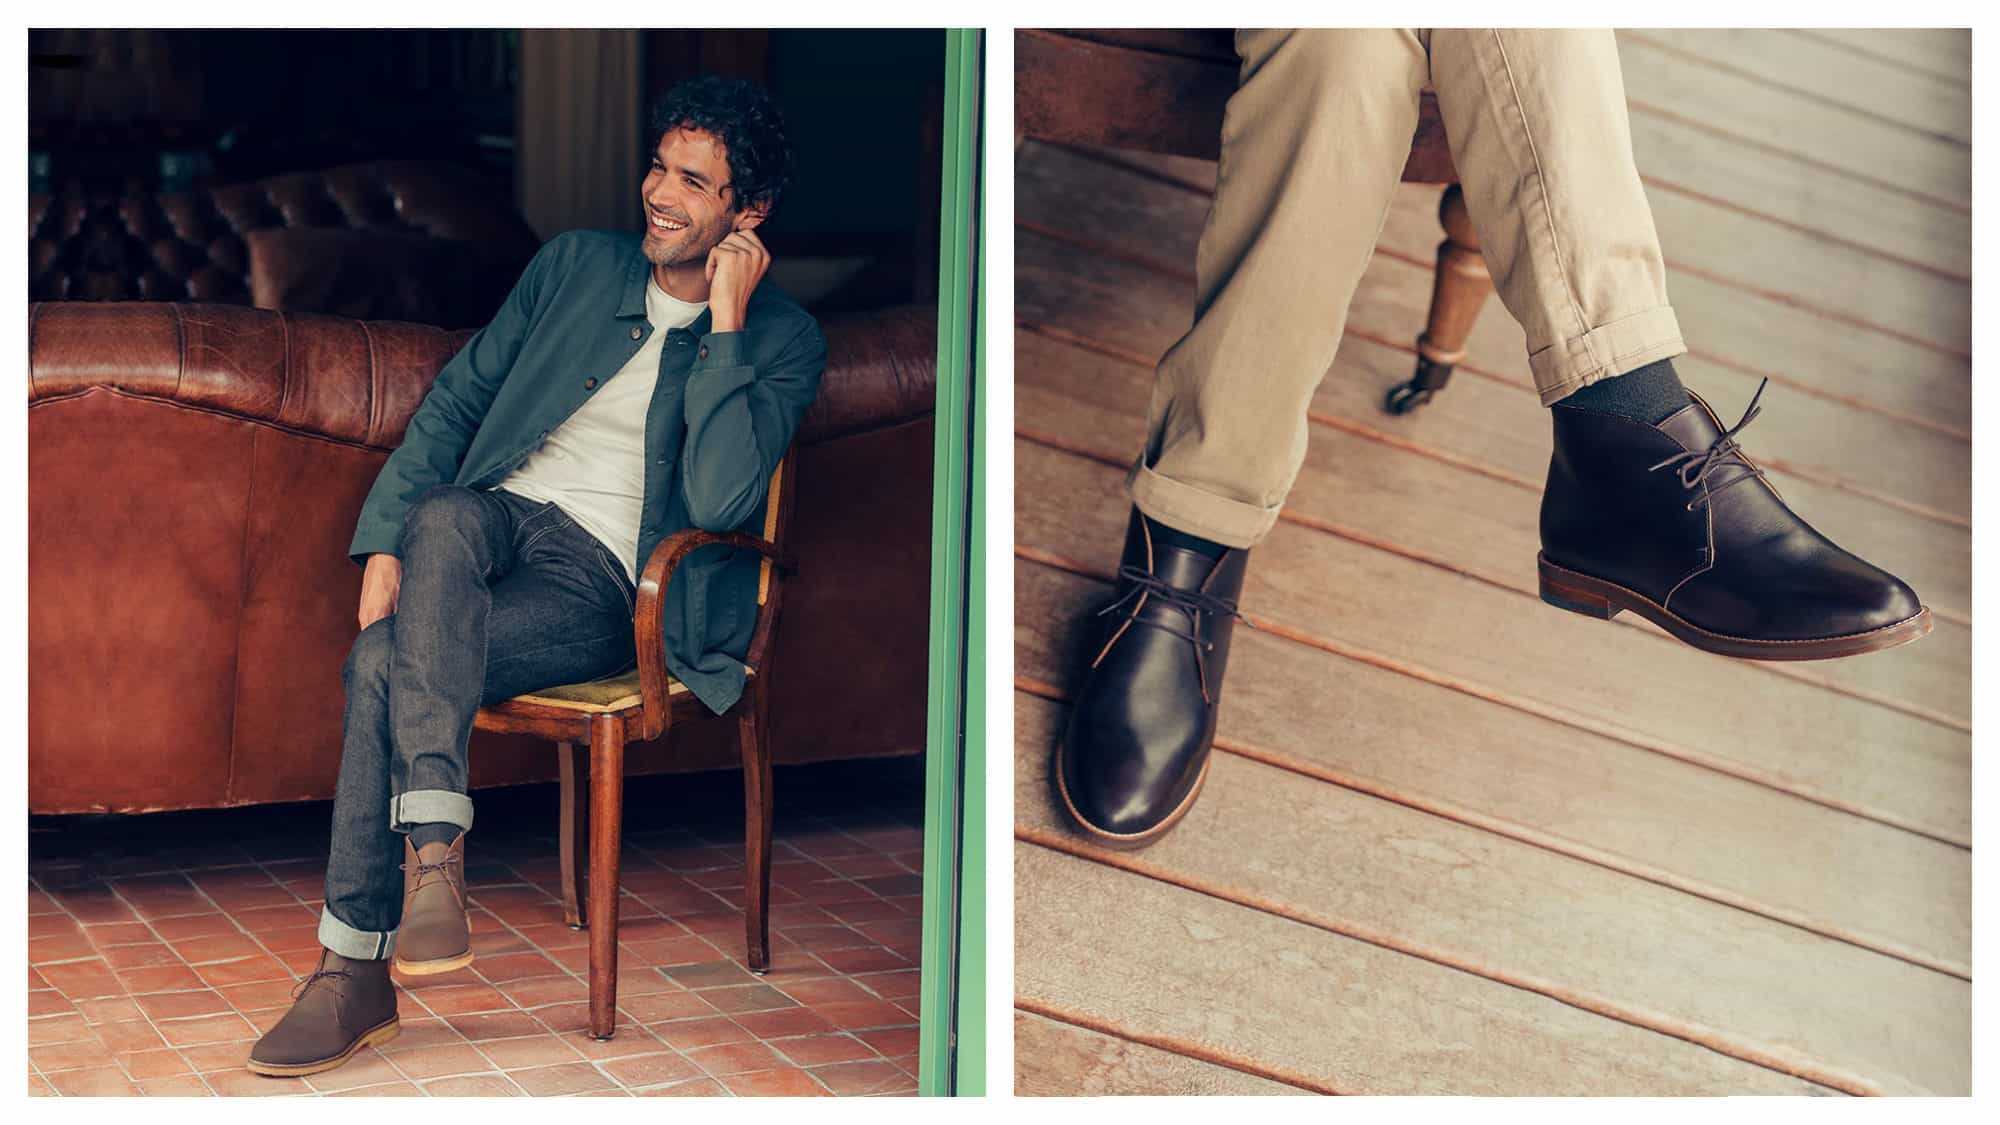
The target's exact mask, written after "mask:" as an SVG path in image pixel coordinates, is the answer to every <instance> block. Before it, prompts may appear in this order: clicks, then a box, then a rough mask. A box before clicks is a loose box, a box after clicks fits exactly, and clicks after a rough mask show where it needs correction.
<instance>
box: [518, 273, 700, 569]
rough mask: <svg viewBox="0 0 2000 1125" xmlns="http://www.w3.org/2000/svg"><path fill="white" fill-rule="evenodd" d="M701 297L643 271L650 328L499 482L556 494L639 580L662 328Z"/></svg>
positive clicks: (541, 495)
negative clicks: (690, 298)
mask: <svg viewBox="0 0 2000 1125" xmlns="http://www.w3.org/2000/svg"><path fill="white" fill-rule="evenodd" d="M707 307H708V303H707V302H706V301H702V302H698V303H693V304H690V303H689V302H687V301H681V300H677V299H675V298H674V297H672V296H669V295H668V294H667V292H666V291H665V290H663V289H661V288H660V285H659V282H657V281H655V280H653V279H652V278H651V277H648V278H647V279H646V319H647V320H648V321H650V322H651V323H652V325H653V332H652V334H651V335H649V336H647V337H646V342H645V343H644V344H642V345H640V347H639V353H638V354H637V355H635V356H633V357H632V358H631V360H630V361H628V362H627V363H626V364H625V366H623V367H621V368H619V369H618V372H617V374H615V375H613V376H611V378H610V379H608V380H606V381H605V383H604V385H603V386H601V387H599V388H597V393H596V394H593V395H591V396H590V398H589V400H588V401H586V402H585V403H584V404H583V405H582V406H580V407H578V408H577V410H576V413H574V414H572V415H570V416H569V419H568V420H567V421H565V422H564V423H563V424H562V425H560V426H557V427H556V428H555V430H554V431H553V432H551V433H550V434H549V437H548V440H547V441H545V442H543V443H542V445H541V447H540V448H538V449H536V450H535V451H534V452H533V453H530V454H529V455H528V458H527V460H525V461H522V462H521V463H520V464H519V465H518V466H516V467H515V469H514V471H513V472H512V473H510V474H508V476H507V479H505V480H503V481H501V482H500V483H499V485H498V486H497V487H500V488H504V489H506V490H507V491H509V492H512V493H515V494H516V495H519V496H525V497H527V498H528V499H530V500H538V501H542V502H544V503H546V502H548V501H551V500H553V501H555V502H556V504H557V505H558V506H559V507H561V508H562V510H563V511H564V512H566V513H568V515H569V517H570V518H571V519H573V520H575V521H576V523H577V526H578V527H581V528H583V529H584V530H585V531H588V532H590V533H591V534H592V535H595V536H596V537H597V538H598V541H599V542H602V543H603V544H604V545H605V546H606V547H609V548H610V549H611V554H612V555H613V556H614V557H616V558H617V559H618V561H619V562H620V563H622V564H623V565H624V567H625V575H626V577H628V578H630V579H631V580H632V584H633V585H634V586H636V585H638V584H639V572H638V557H639V516H640V507H641V506H642V505H643V504H644V502H645V498H646V410H647V408H648V407H649V406H651V405H652V402H653V388H654V386H655V385H656V384H657V383H658V382H659V380H660V352H661V351H662V350H664V349H665V347H666V343H667V330H668V329H671V328H685V327H687V326H688V325H690V324H693V323H694V322H695V319H696V318H697V317H699V316H701V311H702V310H703V309H705V308H707Z"/></svg>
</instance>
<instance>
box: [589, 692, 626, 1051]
mask: <svg viewBox="0 0 2000 1125" xmlns="http://www.w3.org/2000/svg"><path fill="white" fill-rule="evenodd" d="M624 804H625V725H624V723H623V722H622V721H620V720H619V719H616V718H613V717H611V716H609V715H600V716H598V717H597V718H596V719H594V720H592V722H591V727H590V879H589V891H590V918H591V921H592V925H591V927H590V1037H591V1038H592V1039H609V1038H611V1036H612V1033H613V1032H614V1031H616V1030H617V1009H618V848H619V845H620V842H621V840H622V837H623V835H624V833H623V825H622V823H621V822H622V820H623V817H624V811H625V810H624Z"/></svg>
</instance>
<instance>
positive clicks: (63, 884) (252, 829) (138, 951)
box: [28, 757, 923, 1096]
mask: <svg viewBox="0 0 2000 1125" xmlns="http://www.w3.org/2000/svg"><path fill="white" fill-rule="evenodd" d="M738 785H739V782H738V780H737V775H735V774H732V773H718V774H704V775H698V776H679V777H666V778H644V779H634V780H633V781H632V782H630V783H629V784H628V786H627V798H626V814H625V815H626V836H625V840H626V846H625V853H624V859H623V861H622V863H623V877H622V878H621V879H620V884H621V892H622V900H621V906H620V911H621V915H622V918H621V925H620V927H619V931H620V934H619V936H620V952H619V988H618V1009H619V1022H618V1034H617V1036H616V1037H615V1038H613V1039H612V1040H611V1041H609V1042H604V1043H600V1042H597V1041H595V1040H592V1039H591V1038H589V1036H588V1035H587V1034H586V1033H585V1031H584V1027H585V1021H586V1012H587V1003H586V1000H587V990H586V988H585V984H584V972H585V965H586V954H587V951H586V941H587V936H588V935H587V934H585V933H583V932H581V931H572V930H571V929H569V928H568V927H567V926H565V925H564V924H563V920H562V908H561V905H560V902H559V899H558V897H557V896H558V894H559V893H560V891H559V887H560V883H559V881H558V876H557V870H556V850H555V790H554V788H553V787H552V786H527V787H521V788H516V789H507V790H488V791H484V792H481V793H478V794H476V800H477V801H478V805H479V813H478V817H479V820H478V825H477V829H476V831H475V832H474V833H473V834H472V836H471V837H470V838H469V840H468V856H467V859H468V863H467V878H468V881H469V883H470V888H471V892H472V931H473V939H472V941H473V950H474V951H475V953H476V954H477V955H478V959H477V960H476V961H474V962H473V964H472V965H471V966H470V967H468V968H466V969H463V970H460V971H458V972H455V973H451V974H447V975H444V976H436V977H428V978H423V979H422V981H421V983H414V984H413V983H411V982H408V981H402V982H399V983H401V984H403V985H404V991H403V992H402V996H401V1001H400V1004H401V1014H402V1033H401V1034H400V1035H399V1036H398V1037H397V1038H396V1039H395V1040H393V1041H391V1042H390V1043H387V1044H385V1045H384V1046H383V1048H382V1049H381V1050H365V1051H363V1052H362V1053H360V1054H359V1055H357V1056H356V1057H355V1058H354V1059H353V1060H352V1061H350V1062H349V1063H347V1064H346V1065H344V1066H341V1067H338V1068H336V1069H334V1070H330V1071H327V1072H325V1073H323V1074H317V1075H312V1076H309V1077H306V1078H289V1079H283V1078H265V1077H261V1076H259V1075H255V1074H251V1073H250V1072H249V1071H247V1070H245V1069H244V1068H243V1065H242V1064H243V1060H244V1058H245V1057H246V1055H247V1054H248V1052H249V1050H250V1047H251V1044H252V1043H253V1042H254V1041H255V1039H256V1038H257V1036H258V1035H260V1034H262V1033H263V1031H265V1030H266V1029H268V1028H270V1027H271V1026H272V1025H273V1024H274V1023H276V1022H277V1020H278V1018H279V1017H280V1016H281V1015H283V1014H284V1012H285V1010H286V1008H287V1007H288V1006H289V1004H290V1002H291V1001H290V994H291V990H292V988H293V986H294V983H295V981H296V980H297V979H298V978H299V977H300V976H302V975H303V974H305V973H307V972H310V971H311V969H312V967H313V964H314V962H315V960H316V959H317V956H318V943H317V941H316V940H315V937H314V934H315V927H316V924H317V920H318V917H319V908H320V894H321V884H320V880H321V877H322V875H323V872H324V864H325V859H324V857H325V849H326V837H327V825H328V821H329V811H328V810H329V806H327V805H324V804H316V805H293V806H282V807H267V808H256V809H234V810H220V811H205V812H190V813H162V814H155V815H151V816H138V817H51V818H35V819H34V820H33V821H32V822H31V825H30V833H29V868H28V871H29V877H28V962H29V964H28V988H29V990H30V991H29V993H28V1086H29V1088H30V1090H31V1091H32V1092H33V1093H37V1094H57V1095H82V1094H174V1095H181V1094H199V1095H209V1094H303V1095H311V1094H440V1095H470V1094H494V1095H511V1096H520V1095H523V1094H530V1095H555V1094H592V1095H610V1096H626V1095H632V1094H639V1095H651V1094H670V1095H722V1096H727V1095H754V1094H788V1095H799V1094H810V1095H825V1094H914V1093H915V1092H916V1083H917V1080H916V1072H917V1060H916V1056H917V994H918V969H917V959H918V945H919V940H918V939H919V933H920V930H921V908H920V897H921V894H920V892H921V889H922V878H921V876H920V874H919V873H920V872H921V870H922V848H923V838H922V830H921V827H920V824H921V820H922V810H923V805H922V766H921V759H920V758H916V757H912V758H904V759H897V760H894V761H887V762H854V763H837V764H830V765H820V766H800V767H792V768H780V769H779V770H778V771H777V779H776V791H777V827H776V837H777V843H776V847H775V860H774V862H773V864H772V872H771V884H772V887H771V894H772V901H773V907H772V911H771V953H772V961H773V965H772V970H771V972H770V974H769V975H767V976H764V977H757V976H753V975H751V973H750V972H749V971H748V970H747V969H745V968H744V966H743V964H742V961H743V921H742V914H741V912H740V902H741V898H740V895H741V889H742V882H743V872H742V840H741V831H742V824H741V813H740V810H741V808H742V802H741V790H740V789H739V788H738Z"/></svg>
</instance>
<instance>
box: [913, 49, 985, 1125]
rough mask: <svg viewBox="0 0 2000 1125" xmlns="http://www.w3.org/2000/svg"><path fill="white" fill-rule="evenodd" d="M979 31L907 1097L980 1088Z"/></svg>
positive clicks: (962, 192) (962, 94)
mask: <svg viewBox="0 0 2000 1125" xmlns="http://www.w3.org/2000/svg"><path fill="white" fill-rule="evenodd" d="M981 47H982V44H981V37H980V33H979V31H978V30H976V29H970V28H948V29H946V31H945V81H944V176H943V181H944V188H943V195H944V198H943V199H942V200H941V211H942V216H941V218H940V222H939V231H938V239H939V241H938V351H937V409H936V418H937V449H936V454H935V457H934V459H933V461H932V468H931V617H930V622H931V624H930V682H929V688H928V700H929V718H928V724H927V731H926V741H925V750H924V753H925V771H924V774H925V781H924V893H923V908H924V928H923V968H922V989H923V991H922V993H921V995H920V998H919V1009H918V1011H919V1013H920V1015H919V1020H920V1026H921V1030H920V1032H919V1037H918V1048H917V1049H918V1056H917V1057H918V1067H917V1089H918V1092H919V1093H921V1094H924V1095H926V1096H931V1095H953V1094H957V1095H961V1096H978V1095H981V1094H984V1093H985V1092H986V1069H985V1058H986V1050H985V1031H986V1015H985V1013H986V991H985V988H986V912H985V903H986V877H985V876H986V859H985V857H986V846H985V830H986V815H985V812H986V764H985V763H986V753H985V740H984V737H983V736H984V732H985V714H986V707H985V661H984V659H983V657H984V653H985V637H986V630H985V620H986V614H985V606H986V598H985V568H984V565H983V558H984V549H985V533H984V523H985V518H984V517H985V503H984V498H985V493H986V489H985V483H986V482H985V466H986V458H985V450H984V448H983V446H984V443H983V442H981V441H980V440H979V432H980V431H979V427H980V425H981V424H982V423H983V421H984V418H985V385H984V380H983V379H982V378H981V376H982V375H983V374H984V350H985V349H984V348H983V346H982V345H983V343H984V339H985V323H986V322H985V295H984V292H983V289H982V287H981V286H980V285H979V259H980V251H982V250H983V249H984V245H985V243H984V234H983V230H982V227H983V224H982V223H979V222H976V219H978V218H980V217H982V216H983V204H982V202H981V193H980V190H979V187H980V183H979V172H980V159H979V157H980V151H979V146H980V143H981V138H982V134H981V129H980V121H981V116H980V114H981V107H980V94H981V83H980V78H981V66H980V64H981Z"/></svg>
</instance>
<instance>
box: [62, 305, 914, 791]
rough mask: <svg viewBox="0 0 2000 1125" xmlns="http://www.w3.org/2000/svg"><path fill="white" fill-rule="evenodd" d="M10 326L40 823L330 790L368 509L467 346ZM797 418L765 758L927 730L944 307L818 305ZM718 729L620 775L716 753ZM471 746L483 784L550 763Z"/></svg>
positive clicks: (171, 323) (125, 314)
mask: <svg viewBox="0 0 2000 1125" xmlns="http://www.w3.org/2000/svg"><path fill="white" fill-rule="evenodd" d="M28 319H29V382H28V488H29V499H28V575H29V590H28V602H29V610H28V650H29V675H28V747H29V753H28V796H29V806H30V811H31V812H33V813H68V812H86V811H96V812H106V811H109V812H140V811H147V810H156V809H179V808H195V807H214V806H228V805H245V804H258V803H264V802H273V801H298V800H307V799H317V798H326V797H330V796H331V795H332V793H333V786H334V778H335V773H336V768H337V766H338V763H339V759H340V733H341V707H342V696H341V683H340V668H341V663H342V661H343V660H344V659H345V657H346V653H347V648H348V645H349V643H350V642H351V641H352V639H353V637H354V634H355V608H356V604H357V600H358V597H359V594H360V579H361V572H360V568H358V567H356V566H355V565H354V564H353V563H352V562H351V561H350V560H349V559H348V558H347V545H348V538H349V536H350V535H351V534H352V532H353V529H354V520H355V516H356V514H357V513H358V511H359V509H360V506H361V501H362V498H363V497H364V496H365V495H366V493H367V490H368V488H369V486H370V485H371V484H372V483H373V481H374V478H375V475H376V472H377V470H378V469H379V468H380V466H381V464H382V461H383V459H384V458H385V457H386V456H387V454H388V452H389V451H390V450H391V449H393V448H394V447H395V446H396V444H397V442H398V441H399V440H400V438H401V435H402V431H403V428H404V426H405V425H406V424H407V423H408V421H409V418H410V415H411V414H412V412H413V411H414V410H415V409H416V407H417V404H418V403H419V402H420V401H421V399H422V397H423V394H424V392H425V390H426V389H427V388H428V386H429V384H430V381H431V379H432V378H433V377H434V376H435V374H436V372H437V371H438V369H439V368H440V367H442V366H443V364H444V362H445V361H446V360H447V359H448V358H450V356H451V355H452V354H453V353H454V352H455V351H456V350H457V349H458V347H459V346H460V345H461V344H462V343H463V342H464V341H465V340H466V339H467V338H468V336H469V333H466V332H448V331H444V330H441V329H436V328H428V327H422V326H419V325H414V324H404V323H386V322H373V323H370V322H362V321H356V320H346V319H338V318H332V317H322V316H310V315H289V314H279V313H274V312H267V311H261V310H255V309H248V308H241V307H232V306H229V305H219V304H155V303H138V302H121V303H81V302H63V303H43V304H32V305H30V306H29V311H28ZM823 327H824V328H825V330H826V334H827V337H828V349H829V354H828V361H827V369H826V373H825V375H824V377H823V379H822V385H821V393H820V398H819V400H818V402H817V403H816V404H815V406H814V407H813V409H812V411H811V412H810V413H809V414H808V415H807V417H806V420H805V423H804V425H803V428H802V429H801V431H800V435H799V438H798V441H799V442H800V461H799V473H798V487H799V493H798V499H797V508H796V509H795V514H794V519H793V528H792V532H791V538H792V545H793V549H794V551H795V552H796V554H797V556H798V558H799V561H800V571H799V574H798V576H797V578H796V579H794V580H792V581H790V582H788V583H787V585H786V608H785V616H784V620H783V622H782V625H781V627H780V635H779V637H778V641H777V649H776V652H775V655H774V659H775V660H777V661H778V662H779V664H780V665H781V666H782V668H783V671H782V672H781V673H779V674H778V675H777V676H776V682H775V684H774V689H775V694H774V698H773V702H772V718H771V722H772V737H771V741H772V745H773V750H774V754H775V758H776V760H777V761H778V762H780V763H786V762H808V761H819V760H825V759H832V758H851V757H866V756H882V755H893V754H906V753H913V752H916V751H920V750H921V749H922V748H923V744H924V707H925V687H926V683H927V678H926V660H925V656H926V644H927V637H928V627H927V618H928V595H927V590H928V586H929V566H930V503H931V456H932V433H933V425H932V408H933V399H934V394H935V385H936V372H935V349H936V314H935V312H934V311H933V310H932V309H930V308H928V307H923V308H915V307H912V308H900V309H893V310H886V311H880V312H874V313H868V314H861V315H857V316H853V317H848V318H843V319H839V320H833V321H829V322H827V323H826V324H825V325H824V326H823ZM729 734H730V731H729V730H728V729H726V728H725V723H724V722H719V721H715V720H704V721H702V722H698V723H695V724H693V725H691V726H688V727H684V728H678V729H676V730H675V731H674V733H673V736H672V738H671V740H670V741H669V742H668V743H666V744H665V745H662V744H658V743H640V744H636V745H635V746H634V747H632V748H631V749H630V750H629V751H628V762H629V763H630V772H632V773H655V772H670V771H678V770H691V769H702V768H712V767H716V766H725V765H733V764H734V763H735V756H734V749H733V743H732V742H731V741H730V740H729V737H728V736H729ZM555 769H556V767H555V756H554V754H553V753H551V750H550V747H549V745H548V744H547V743H545V742H538V741H535V740H531V739H523V738H507V737H496V736H487V735H484V734H480V735H476V736H474V740H473V745H472V781H473V784H474V785H475V786H485V785H496V784H508V783H515V782H525V781H536V780H545V779H549V778H553V777H554V776H555Z"/></svg>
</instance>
